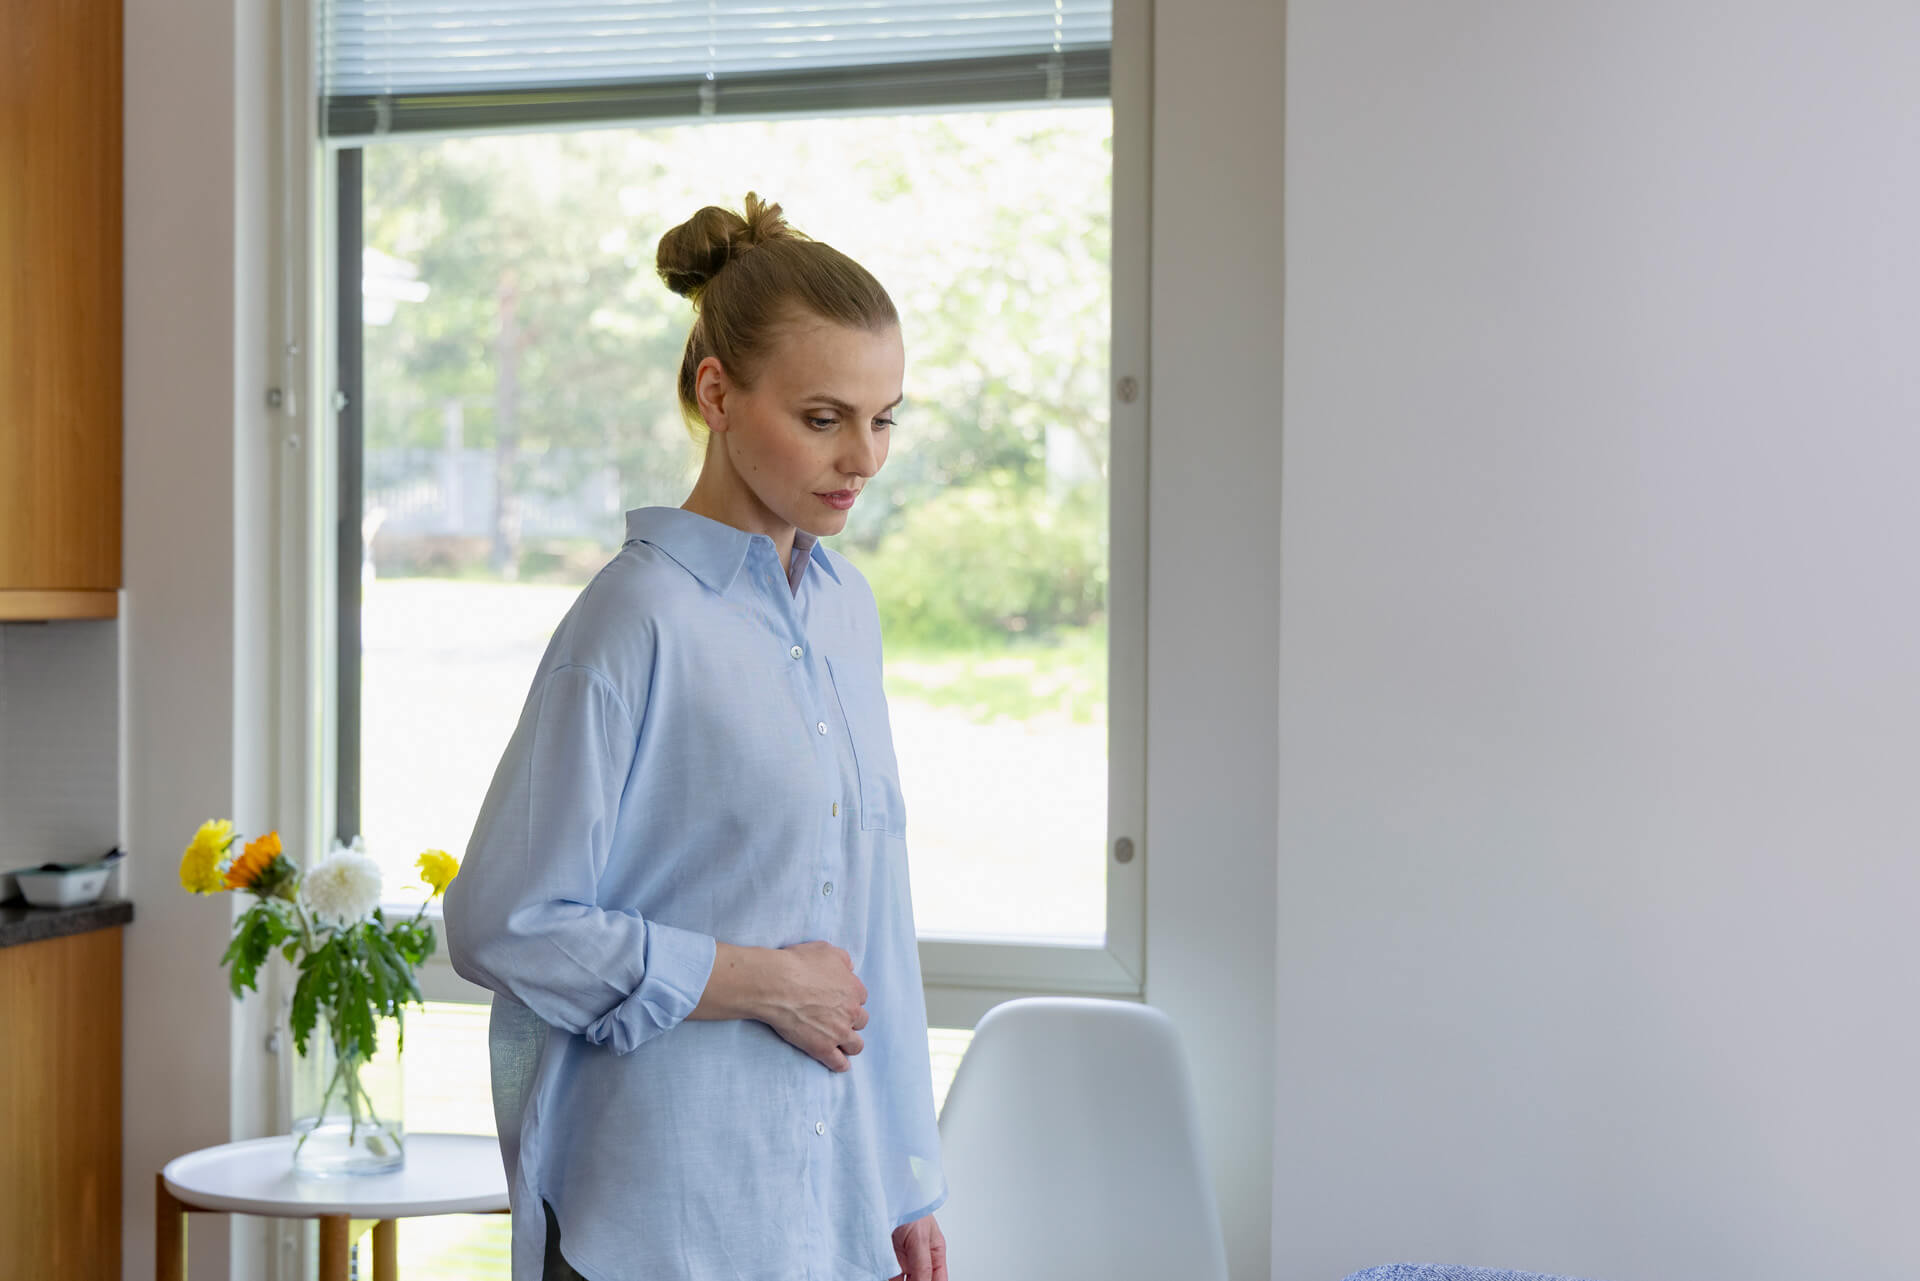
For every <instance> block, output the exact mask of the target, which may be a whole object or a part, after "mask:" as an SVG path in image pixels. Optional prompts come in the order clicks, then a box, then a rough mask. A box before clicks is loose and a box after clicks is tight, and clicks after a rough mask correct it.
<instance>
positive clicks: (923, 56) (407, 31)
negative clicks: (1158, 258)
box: [318, 0, 1112, 136]
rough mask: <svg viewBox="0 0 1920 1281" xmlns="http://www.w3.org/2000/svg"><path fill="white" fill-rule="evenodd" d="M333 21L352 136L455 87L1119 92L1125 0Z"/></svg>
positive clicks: (435, 104) (409, 5)
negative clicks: (1117, 17) (1118, 39)
mask: <svg viewBox="0 0 1920 1281" xmlns="http://www.w3.org/2000/svg"><path fill="white" fill-rule="evenodd" d="M319 34H320V40H319V50H318V53H319V61H320V68H319V71H320V84H321V90H322V94H323V97H324V102H323V119H324V120H325V122H326V127H327V130H328V132H329V133H330V134H334V135H336V136H341V135H355V134H362V133H376V134H377V133H383V132H389V131H404V130H408V129H419V128H444V127H448V126H447V123H446V122H447V121H448V119H449V118H450V117H449V115H448V111H449V109H450V107H449V103H450V101H453V100H456V99H457V100H458V102H459V104H460V105H459V107H458V109H457V112H458V114H460V116H461V118H462V119H467V118H469V117H472V116H473V113H475V112H482V113H489V114H487V119H490V120H493V121H495V122H496V123H500V124H513V123H538V122H543V121H553V122H556V123H558V122H561V121H563V120H566V119H579V120H588V119H603V118H606V117H605V116H604V114H603V113H605V112H607V111H609V110H616V109H619V108H618V107H617V105H616V104H618V103H619V102H622V101H624V102H625V103H626V106H627V108H628V109H630V110H631V111H632V113H633V114H635V115H636V116H644V115H673V114H689V113H698V114H732V113H735V112H740V111H747V110H754V109H761V110H774V109H779V110H792V109H801V110H804V109H807V108H806V107H805V106H804V105H802V106H798V107H793V106H785V107H778V108H775V107H771V106H769V105H768V104H773V103H789V104H791V103H799V104H806V103H817V104H818V105H819V106H820V108H821V109H845V108H856V109H876V110H878V109H884V108H886V107H887V106H889V105H896V106H900V107H903V108H905V107H913V108H919V107H925V106H930V105H939V103H941V102H942V101H951V102H953V103H954V104H955V105H962V104H975V103H982V102H989V101H992V100H993V98H992V97H991V96H990V95H992V94H996V93H997V94H1002V95H1006V96H1008V98H1009V100H1023V101H1031V100H1041V99H1047V98H1060V97H1094V96H1104V95H1105V93H1106V63H1107V57H1108V47H1109V45H1110V44H1111V41H1112V7H1111V0H833V2H831V3H818V4H778V3H769V2H767V0H755V2H751V3H750V2H749V0H548V2H547V3H543V4H536V5H529V4H528V3H527V0H460V2H459V3H451V2H450V0H320V5H319ZM689 95H691V96H693V97H694V98H696V99H697V101H696V102H695V103H694V105H692V106H689V105H688V102H687V101H686V100H687V99H688V97H689ZM755 104H757V106H756V105H755ZM569 111H575V112H580V111H585V112H587V113H588V114H586V115H574V116H569V115H568V114H567V113H568V112H569ZM429 119H431V120H432V121H435V122H437V123H428V121H429Z"/></svg>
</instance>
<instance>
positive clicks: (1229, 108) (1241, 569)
mask: <svg viewBox="0 0 1920 1281" xmlns="http://www.w3.org/2000/svg"><path fill="white" fill-rule="evenodd" d="M1285 13H1286V11H1285V7H1284V6H1283V5H1282V4H1280V3H1277V2H1276V0H1181V2H1180V3H1179V4H1177V5H1176V4H1174V3H1172V2H1171V0H1161V4H1160V6H1159V11H1158V13H1157V14H1156V16H1155V20H1154V31H1153V57H1154V69H1153V70H1154V77H1153V82H1154V94H1153V208H1152V213H1151V222H1152V255H1153V268H1152V273H1153V274H1152V286H1151V288H1152V299H1153V301H1152V318H1151V319H1152V344H1151V350H1152V357H1151V365H1152V368H1151V371H1150V374H1149V376H1148V378H1147V384H1146V386H1147V394H1148V397H1149V417H1148V422H1149V424H1150V428H1149V430H1150V433H1151V435H1150V440H1149V444H1148V451H1149V463H1148V561H1147V610H1148V616H1147V842H1146V858H1147V1000H1148V1001H1149V1002H1150V1003H1151V1004H1153V1005H1157V1006H1159V1007H1160V1008H1161V1009H1163V1010H1165V1011H1166V1012H1167V1013H1168V1014H1169V1015H1170V1016H1171V1017H1172V1018H1173V1020H1174V1022H1175V1024H1176V1025H1177V1026H1178V1027H1179V1029H1180V1032H1181V1036H1182V1039H1183V1041H1184V1043H1185V1045H1186V1049H1187V1053H1188V1057H1189V1060H1190V1062H1191V1064H1192V1068H1193V1073H1194V1078H1195V1085H1196V1087H1197V1091H1198V1094H1199V1099H1200V1113H1201V1124H1202V1126H1203V1129H1204V1140H1205V1143H1206V1147H1207V1151H1208V1154H1209V1157H1210V1158H1211V1162H1212V1166H1213V1179H1214V1189H1215V1193H1216V1195H1217V1196H1218V1197H1219V1200H1220V1216H1221V1221H1222V1227H1223V1229H1224V1231H1225V1233H1226V1238H1227V1263H1228V1268H1229V1272H1230V1275H1231V1276H1232V1277H1233V1279H1234V1281H1266V1278H1267V1276H1268V1273H1269V1266H1270V1255H1269V1229H1270V1214H1271V1196H1272V1193H1271V1184H1272V1169H1273V1164H1272V1162H1273V1145H1272V1133H1273V1126H1272V1122H1273V1115H1272V1103H1271V1101H1272V1097H1273V1085H1272V1080H1273V1068H1272V1063H1271V1062H1270V1061H1269V1059H1268V1056H1267V1054H1266V1052H1265V1047H1266V1046H1269V1045H1271V1044H1272V1043H1273V1000H1274V995H1273V983H1272V980H1273V974H1274V951H1273V903H1274V892H1275V891H1274V848H1275V840H1276V835H1275V832H1276V827H1275V823H1276V819H1275V813H1274V805H1273V778H1274V774H1275V771H1276V770H1277V768H1278V762H1279V743H1278V734H1277V732H1276V725H1277V722H1278V713H1277V710H1276V709H1277V705H1278V704H1277V700H1278V682H1277V673H1276V671H1275V666H1274V657H1273V656H1274V651H1275V648H1276V646H1277V644H1278V633H1279V618H1278V613H1277V605H1276V597H1277V591H1278V587H1277V584H1278V572H1277V566H1276V565H1275V562H1274V555H1273V549H1274V548H1275V547H1276V546H1277V545H1278V543H1279V536H1280V533H1279V520H1280V513H1279V506H1278V502H1277V499H1278V497H1279V472H1280V386H1279V353H1280V308H1281V273H1280V250H1281V245H1280V235H1279V227H1280V201H1281V166H1280V161H1281V156H1280V140H1281V135H1282V119H1281V109H1282V106H1283V100H1282V96H1281V93H1280V73H1281V66H1282V58H1283V54H1284V47H1283V40H1284V25H1285ZM1122 1123H1123V1122H1122Z"/></svg>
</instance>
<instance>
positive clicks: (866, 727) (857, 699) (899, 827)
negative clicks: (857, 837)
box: [827, 658, 907, 837]
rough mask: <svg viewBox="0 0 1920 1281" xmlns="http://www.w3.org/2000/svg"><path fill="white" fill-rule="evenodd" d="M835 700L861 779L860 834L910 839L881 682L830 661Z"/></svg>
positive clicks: (828, 663) (829, 669)
mask: <svg viewBox="0 0 1920 1281" xmlns="http://www.w3.org/2000/svg"><path fill="white" fill-rule="evenodd" d="M827 675H828V676H829V677H831V678H832V680H833V693H834V697H836V698H838V699H839V700H840V714H841V716H843V717H844V718H845V719H846V722H847V735H848V738H849V739H850V740H851V742H852V745H853V761H854V767H855V769H856V770H857V771H858V772H859V775H860V830H861V831H863V832H885V833H887V834H888V835H889V836H899V837H904V836H906V834H907V807H906V802H905V800H904V798H902V796H901V794H900V766H899V764H898V763H897V762H896V761H895V760H894V758H893V727H892V725H891V724H889V723H888V721H887V698H886V695H885V694H884V693H882V692H881V689H880V681H879V679H878V678H877V677H875V678H871V679H869V678H868V677H866V676H865V675H864V674H863V673H862V672H861V671H860V669H859V668H858V667H857V666H856V665H854V664H852V663H849V662H847V661H846V660H844V659H842V660H839V661H837V662H836V661H835V660H834V659H832V658H828V659H827Z"/></svg>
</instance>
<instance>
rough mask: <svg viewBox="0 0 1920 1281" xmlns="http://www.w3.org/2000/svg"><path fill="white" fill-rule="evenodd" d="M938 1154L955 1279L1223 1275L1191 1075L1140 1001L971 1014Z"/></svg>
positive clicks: (1167, 1279) (1173, 1037)
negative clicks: (976, 1018)
mask: <svg viewBox="0 0 1920 1281" xmlns="http://www.w3.org/2000/svg"><path fill="white" fill-rule="evenodd" d="M940 1148H941V1160H942V1162H943V1163H944V1165H945V1167H946V1175H947V1185H948V1199H947V1202H946V1204H945V1205H944V1206H942V1207H941V1209H940V1210H939V1212H938V1215H937V1216H936V1217H937V1218H938V1219H939V1222H940V1229H941V1232H942V1234H943V1235H944V1236H945V1237H946V1239H947V1250H948V1258H949V1260H950V1261H951V1266H952V1267H953V1268H954V1270H955V1271H954V1275H956V1276H962V1275H964V1276H970V1277H993V1278H995V1281H1095V1278H1098V1281H1226V1276H1227V1260H1226V1248H1225V1244H1224V1242H1223V1241H1222V1239H1221V1235H1220V1214H1219V1209H1218V1207H1217V1205H1216V1203H1215V1201H1214V1196H1213V1182H1212V1179H1211V1178H1210V1176H1209V1175H1208V1173H1207V1164H1206V1158H1205V1153H1204V1152H1203V1151H1202V1150H1201V1144H1200V1129H1199V1115H1198V1111H1197V1109H1196V1107H1195V1105H1194V1099H1193V1085H1192V1080H1191V1078H1190V1076H1189V1075H1188V1072H1187V1064H1186V1058H1185V1056H1184V1055H1183V1054H1182V1053H1181V1050H1180V1040H1179V1036H1178V1034H1177V1033H1176V1032H1175V1030H1174V1026H1173V1021H1172V1020H1171V1019H1169V1018H1168V1017H1167V1016H1166V1015H1165V1014H1164V1013H1162V1012H1161V1011H1159V1010H1156V1009H1154V1008H1153V1007H1152V1006H1149V1005H1139V1004H1135V1003H1133V1002H1130V1001H1104V1000H1093V999H1086V998H1078V997H1029V998H1023V999H1020V1000H1016V1001H1008V1002H1006V1003H1005V1004H1002V1005H997V1006H995V1007H994V1008H993V1009H991V1010H989V1011H987V1013H986V1015H985V1017H983V1018H982V1019H981V1020H980V1022H979V1024H978V1026H976V1027H975V1029H974V1033H973V1041H972V1043H971V1044H970V1045H969V1046H968V1047H967V1052H966V1054H965V1055H964V1056H963V1057H962V1058H961V1060H960V1067H959V1070H958V1071H956V1072H955V1073H954V1077H953V1084H952V1086H951V1087H950V1088H949V1089H948V1091H947V1101H946V1105H945V1106H944V1107H943V1108H942V1109H941V1113H940Z"/></svg>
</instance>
